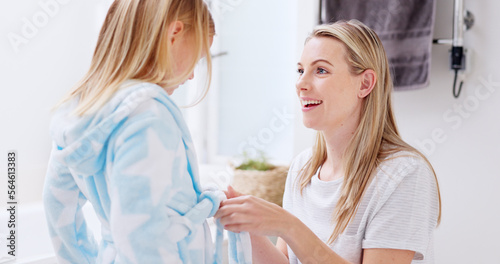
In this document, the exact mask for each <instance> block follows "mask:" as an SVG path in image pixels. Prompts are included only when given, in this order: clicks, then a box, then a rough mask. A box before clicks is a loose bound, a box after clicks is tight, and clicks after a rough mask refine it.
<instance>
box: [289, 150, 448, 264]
mask: <svg viewBox="0 0 500 264" xmlns="http://www.w3.org/2000/svg"><path fill="white" fill-rule="evenodd" d="M311 154H312V151H311V150H310V149H309V150H307V151H304V152H302V153H301V154H299V156H297V157H296V158H295V160H294V161H293V163H292V165H291V166H290V170H289V172H288V177H287V180H286V187H285V193H284V196H283V208H285V209H286V210H287V211H289V212H290V213H292V214H293V215H295V216H296V217H298V218H299V219H300V220H301V221H302V222H303V223H304V224H305V225H307V226H308V227H309V228H310V229H311V230H312V231H313V232H314V233H315V234H316V235H317V236H318V237H319V238H320V239H321V240H322V241H324V242H325V243H326V242H327V241H328V238H329V237H330V235H331V234H332V232H333V229H334V226H333V224H332V214H333V210H334V208H335V205H336V203H337V200H338V197H339V195H340V191H341V186H342V181H343V179H338V180H334V181H328V182H326V181H322V180H320V179H319V178H318V172H316V174H315V175H314V176H313V177H312V179H311V182H310V183H309V184H308V185H307V186H306V187H305V188H304V190H303V193H302V195H301V194H300V189H299V187H298V185H297V184H298V181H296V179H297V175H298V172H299V171H300V169H301V168H302V167H303V165H304V164H305V163H306V162H307V161H308V160H309V158H310V157H311ZM408 155H410V156H408ZM395 157H396V158H394V159H390V160H387V161H384V162H382V164H381V165H380V166H379V167H378V168H377V170H376V172H375V175H374V178H373V181H372V182H371V183H370V185H369V186H368V188H367V190H366V193H365V195H364V197H363V198H362V200H361V202H360V204H359V209H358V211H357V213H356V216H355V217H354V219H353V220H352V221H351V222H350V223H349V225H348V226H347V228H346V230H345V231H344V233H342V234H341V235H340V236H339V237H338V238H337V239H336V240H335V241H334V242H333V243H332V244H331V245H330V248H331V249H332V250H333V251H335V252H336V253H337V254H339V255H340V256H341V257H343V258H344V259H346V260H348V261H350V262H352V263H361V262H362V256H363V249H364V248H391V249H405V250H412V251H415V256H414V259H413V261H412V263H415V264H416V263H418V264H421V263H426V264H429V263H434V252H433V249H434V245H433V240H434V235H433V234H434V229H435V228H436V223H437V217H438V209H439V201H438V194H437V187H436V180H435V177H434V175H433V173H432V171H431V170H430V168H429V167H428V165H427V163H426V162H425V161H424V160H423V159H422V158H420V157H417V156H416V155H415V154H411V153H397V154H395ZM311 254H315V253H314V252H311ZM288 256H289V259H290V263H293V264H295V263H301V262H300V261H299V260H298V259H297V257H296V256H295V254H294V253H293V251H292V250H291V248H290V247H288Z"/></svg>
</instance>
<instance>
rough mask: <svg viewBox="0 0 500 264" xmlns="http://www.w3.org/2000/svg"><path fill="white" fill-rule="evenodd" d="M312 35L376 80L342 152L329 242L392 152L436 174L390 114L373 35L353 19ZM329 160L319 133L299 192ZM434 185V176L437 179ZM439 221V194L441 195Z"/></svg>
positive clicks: (384, 69)
mask: <svg viewBox="0 0 500 264" xmlns="http://www.w3.org/2000/svg"><path fill="white" fill-rule="evenodd" d="M314 37H329V38H334V39H336V40H338V41H340V42H341V43H342V44H343V46H344V47H345V51H346V54H345V57H346V61H347V63H348V64H349V68H350V72H351V73H352V74H355V75H358V74H361V73H362V72H364V71H365V70H367V69H372V70H373V71H375V73H376V76H377V81H376V83H375V87H374V88H373V90H372V92H371V93H370V94H369V95H368V96H367V97H366V98H365V99H364V102H363V106H362V110H361V117H360V123H359V126H358V128H357V129H356V131H355V133H354V135H353V137H352V139H351V141H350V142H349V145H348V146H347V148H346V150H345V152H344V155H343V157H344V168H345V175H344V180H343V184H342V187H341V188H342V189H341V194H340V197H339V200H338V202H337V205H336V207H335V210H334V213H333V221H334V223H335V228H334V230H333V233H332V234H331V236H330V238H329V240H328V243H333V241H335V239H337V237H338V236H339V235H340V234H341V233H342V232H344V230H345V229H346V227H347V225H348V224H349V222H350V221H351V220H352V219H353V218H354V215H355V214H356V210H357V208H358V205H359V203H360V201H361V198H362V197H363V193H364V191H365V190H366V188H367V186H368V184H369V183H370V180H371V178H372V176H373V174H374V172H375V170H376V169H377V167H378V166H379V165H380V164H381V162H382V161H383V160H384V159H386V158H387V157H388V156H390V155H391V154H394V153H396V152H399V151H408V152H411V153H415V154H416V155H418V156H421V157H422V158H423V159H424V160H425V161H426V162H427V164H428V166H429V168H430V169H431V170H432V172H433V173H434V176H435V177H436V173H435V172H434V169H433V168H432V166H431V164H430V163H429V161H428V160H427V158H425V156H424V155H423V154H422V153H420V152H419V151H418V150H416V149H415V148H413V147H412V146H410V145H409V144H407V143H406V142H404V141H403V139H401V137H400V135H399V132H398V129H397V126H396V121H395V118H394V114H393V111H392V103H391V93H392V89H393V84H392V79H391V75H390V69H389V63H388V61H387V56H386V54H385V50H384V48H383V46H382V43H381V41H380V39H379V38H378V36H377V35H376V33H375V32H374V31H373V30H371V29H370V28H368V27H367V26H366V25H364V24H363V23H361V22H359V21H357V20H350V21H339V22H336V23H333V24H328V25H320V26H317V27H316V28H315V29H314V31H313V33H312V34H311V36H310V37H309V38H308V39H307V40H306V42H307V41H309V40H310V39H311V38H314ZM326 158H327V152H326V143H325V138H324V135H323V133H322V132H321V131H319V132H318V133H317V136H316V142H315V145H314V147H313V154H312V157H311V158H310V159H309V161H308V162H307V163H306V164H305V165H304V167H303V168H302V170H301V173H300V177H299V178H298V182H299V187H300V191H301V193H302V190H303V189H304V188H305V187H306V186H307V185H308V184H309V182H310V181H311V178H312V177H313V175H314V174H315V173H316V172H317V170H318V169H319V167H320V166H321V165H322V164H323V163H324V162H325V160H326ZM436 184H437V178H436ZM437 186H438V190H437V191H438V197H439V215H438V222H437V224H439V222H440V221H441V196H440V193H439V185H437Z"/></svg>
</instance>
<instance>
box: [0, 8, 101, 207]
mask: <svg viewBox="0 0 500 264" xmlns="http://www.w3.org/2000/svg"><path fill="white" fill-rule="evenodd" d="M109 3H110V1H98V0H91V1H76V0H41V1H8V2H2V4H1V5H2V7H1V8H0V25H1V26H0V58H1V59H0V80H2V81H1V86H0V87H1V88H0V122H1V124H0V127H1V129H0V171H2V172H5V171H6V165H7V151H10V150H15V151H17V156H18V164H17V167H18V168H17V169H18V173H19V174H18V177H17V184H18V188H17V190H18V197H17V198H18V200H19V202H20V203H21V205H22V204H23V203H30V202H33V201H38V200H40V199H41V191H42V188H41V186H42V185H43V179H44V176H45V171H46V166H47V162H48V155H49V153H50V147H51V146H50V137H49V121H50V109H51V107H53V106H54V105H55V104H56V103H57V101H58V100H59V99H60V98H61V97H62V96H63V95H64V94H65V93H66V91H68V90H69V89H70V88H71V86H72V85H73V84H74V83H75V82H76V81H77V80H78V79H79V78H80V77H81V76H82V75H83V74H84V72H85V71H86V69H87V68H88V65H89V63H90V58H91V55H92V52H93V48H94V46H95V42H96V41H97V35H98V32H99V29H100V26H101V24H102V19H103V18H104V15H105V13H106V11H107V7H108V6H109ZM6 180H7V179H6V176H5V174H2V175H1V177H0V182H1V184H0V204H1V206H4V205H5V199H6V189H5V187H6Z"/></svg>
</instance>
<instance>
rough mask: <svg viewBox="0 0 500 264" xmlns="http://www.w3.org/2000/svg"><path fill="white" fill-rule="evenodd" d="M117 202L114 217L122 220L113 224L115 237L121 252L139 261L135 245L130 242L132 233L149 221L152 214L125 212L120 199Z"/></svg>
mask: <svg viewBox="0 0 500 264" xmlns="http://www.w3.org/2000/svg"><path fill="white" fill-rule="evenodd" d="M115 203H116V205H114V207H115V214H114V216H113V217H116V219H120V221H119V222H116V223H115V224H114V226H112V229H114V230H113V231H112V232H113V238H114V240H115V242H116V243H120V245H119V247H120V251H121V254H123V255H125V256H126V257H127V258H128V259H129V260H130V261H131V263H137V260H136V257H135V255H134V252H135V250H134V247H132V245H131V244H130V234H131V233H132V232H133V231H135V230H136V229H137V228H138V227H140V226H141V225H143V224H144V223H145V222H146V221H148V220H149V218H150V216H149V215H148V214H123V212H122V206H121V204H120V200H119V199H116V201H115Z"/></svg>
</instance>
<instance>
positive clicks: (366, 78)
mask: <svg viewBox="0 0 500 264" xmlns="http://www.w3.org/2000/svg"><path fill="white" fill-rule="evenodd" d="M376 83H377V75H376V74H375V71H373V70H372V69H367V70H365V71H364V72H363V73H361V86H360V89H359V93H358V97H359V98H365V97H367V96H368V95H369V94H370V93H371V92H372V90H373V88H374V87H375V84H376Z"/></svg>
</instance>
